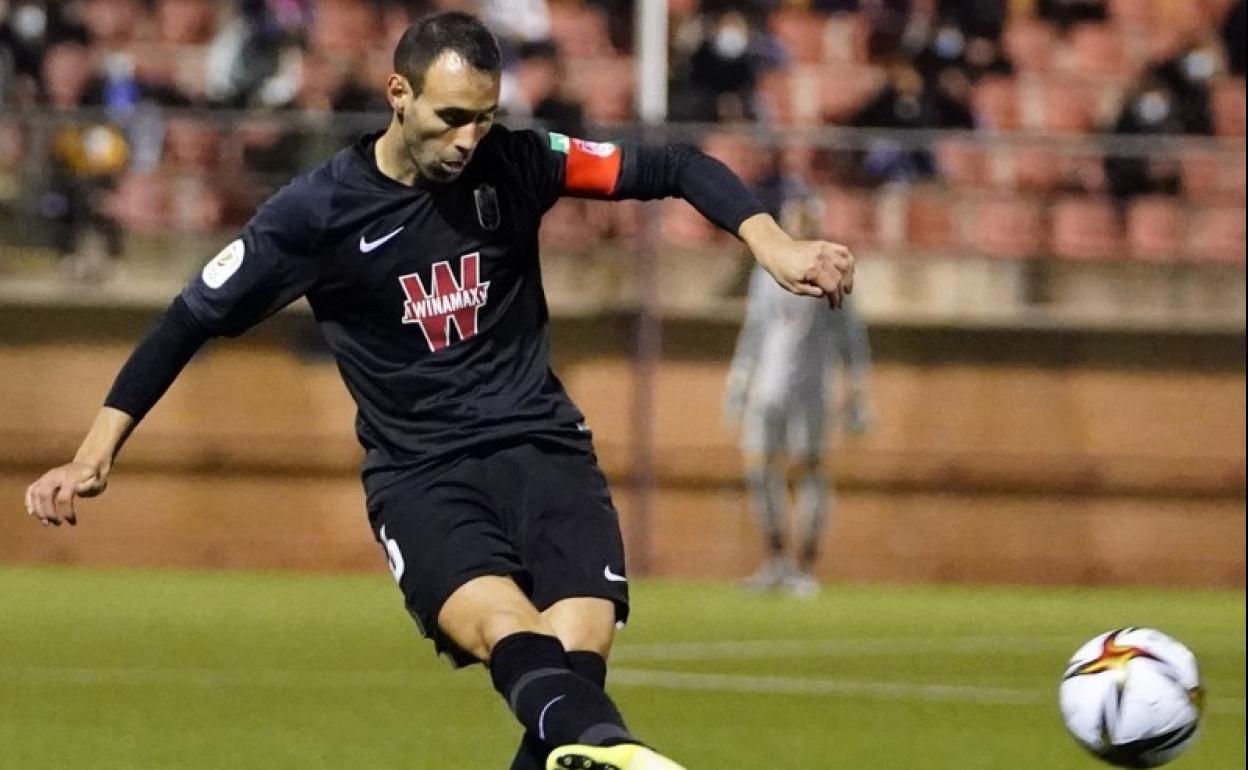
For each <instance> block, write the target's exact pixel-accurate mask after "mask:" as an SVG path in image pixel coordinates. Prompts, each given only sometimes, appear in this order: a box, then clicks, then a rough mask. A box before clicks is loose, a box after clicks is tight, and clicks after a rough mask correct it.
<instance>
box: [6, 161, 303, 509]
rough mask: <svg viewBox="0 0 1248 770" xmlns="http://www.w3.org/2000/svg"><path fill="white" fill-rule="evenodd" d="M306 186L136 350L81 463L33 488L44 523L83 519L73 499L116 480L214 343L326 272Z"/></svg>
mask: <svg viewBox="0 0 1248 770" xmlns="http://www.w3.org/2000/svg"><path fill="white" fill-rule="evenodd" d="M301 197H302V196H301V195H300V193H299V187H298V186H296V185H288V186H287V187H286V188H284V189H283V190H282V191H281V192H279V193H278V194H277V195H275V196H273V198H271V199H269V201H268V202H267V203H265V205H264V206H262V207H261V208H260V210H259V211H258V212H257V213H256V215H255V217H253V218H252V220H251V221H250V222H248V223H247V226H246V227H245V228H244V229H243V232H242V235H241V237H239V238H238V239H237V240H235V241H234V242H232V243H231V244H230V245H228V246H226V247H225V248H224V249H222V251H221V252H220V253H219V254H218V255H217V256H216V257H214V258H213V259H212V261H210V262H209V263H208V264H207V265H206V266H205V267H204V269H203V271H202V272H201V273H200V275H199V276H197V277H196V278H195V279H194V280H193V281H191V282H190V283H189V284H188V285H187V286H186V288H184V289H183V290H182V293H181V294H180V295H178V296H177V297H176V298H175V299H174V300H173V302H172V304H170V306H169V308H168V309H167V310H166V311H165V312H164V314H163V315H161V317H160V318H159V319H158V320H157V322H156V324H155V325H154V326H153V327H152V329H151V331H150V332H149V333H148V335H147V337H145V338H144V339H143V341H142V342H141V343H139V345H138V347H136V348H135V349H134V352H133V353H131V354H130V357H129V359H127V361H126V363H125V365H124V366H122V368H121V371H120V372H118V374H117V378H116V379H115V380H114V382H113V387H112V389H111V390H110V391H109V393H108V396H107V398H106V399H105V401H104V406H103V408H102V409H101V410H100V412H99V414H97V415H96V418H95V422H94V423H93V424H92V426H91V429H90V430H89V431H88V432H87V436H86V438H85V439H84V440H83V442H82V445H81V446H80V447H79V449H78V451H77V452H76V453H75V455H74V459H73V460H72V461H70V462H68V463H66V464H64V465H61V466H59V467H56V468H53V469H52V470H50V471H48V472H47V473H45V474H43V475H42V476H40V477H39V479H38V480H36V481H35V482H34V483H33V484H31V485H30V486H29V487H27V489H26V511H27V513H29V514H30V515H31V516H33V517H35V518H36V519H38V520H39V521H40V522H41V523H42V524H44V525H45V526H48V525H54V526H60V525H61V524H62V523H68V524H70V525H71V526H72V525H74V524H76V523H77V514H76V512H75V510H74V498H76V497H93V496H95V495H98V494H100V493H101V492H103V491H104V489H105V487H106V486H107V485H108V478H109V474H110V473H111V471H112V468H113V463H114V461H115V460H116V458H117V454H118V452H120V451H121V447H122V445H123V444H124V443H125V440H126V438H127V437H128V436H129V435H130V433H131V432H132V431H133V430H134V429H135V427H136V426H137V425H138V424H139V422H140V421H142V419H143V417H144V416H146V414H147V412H148V411H149V410H150V409H151V408H152V407H153V406H155V405H156V402H157V401H159V400H160V398H161V396H163V395H164V393H165V391H166V390H168V388H169V386H170V385H172V384H173V381H174V380H175V379H177V377H178V375H179V374H180V373H181V371H182V369H183V368H184V367H185V366H186V365H187V363H189V362H190V360H191V358H192V357H193V356H194V355H195V353H196V352H197V351H198V350H199V349H200V348H201V347H202V346H203V345H204V343H206V342H207V341H208V340H209V339H211V338H213V337H216V336H222V335H225V336H237V335H239V334H241V333H242V332H243V331H245V330H246V329H248V328H250V327H251V326H254V325H255V324H257V323H259V322H260V321H261V320H263V319H265V318H267V317H268V316H270V315H272V314H273V313H275V312H277V311H278V310H279V309H281V308H282V307H285V306H286V305H288V304H290V303H291V302H293V301H294V300H295V299H296V298H298V297H299V296H301V295H303V294H304V293H306V292H307V290H308V289H309V288H311V286H312V285H313V284H314V283H315V281H316V279H317V277H318V271H317V269H316V268H317V265H316V262H315V260H314V257H312V256H311V255H313V254H314V253H315V250H314V249H315V247H314V244H313V238H315V233H316V232H317V231H318V228H316V227H315V225H314V223H311V222H308V208H307V207H306V205H304V203H303V202H302V200H301Z"/></svg>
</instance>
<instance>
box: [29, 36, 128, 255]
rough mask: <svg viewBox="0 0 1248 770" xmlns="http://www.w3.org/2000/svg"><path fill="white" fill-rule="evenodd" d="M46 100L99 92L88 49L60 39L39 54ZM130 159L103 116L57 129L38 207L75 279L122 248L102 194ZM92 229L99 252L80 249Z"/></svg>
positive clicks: (70, 100) (72, 104) (68, 102)
mask: <svg viewBox="0 0 1248 770" xmlns="http://www.w3.org/2000/svg"><path fill="white" fill-rule="evenodd" d="M43 70H44V72H43V80H44V82H45V84H46V92H47V95H48V103H49V105H50V106H51V107H53V108H55V109H58V110H70V109H75V108H79V107H82V106H84V105H86V98H87V97H88V94H89V93H92V92H94V94H95V97H94V98H97V99H98V98H99V97H100V95H101V94H103V93H104V90H105V89H102V88H101V87H100V85H99V83H100V80H99V79H98V78H97V77H96V76H95V75H94V74H93V72H92V70H91V67H90V54H89V53H88V52H87V50H86V49H85V48H83V47H82V46H81V45H79V44H78V43H59V44H57V45H55V46H52V47H51V48H50V49H48V51H47V53H46V56H44V58H43ZM129 158H130V148H129V146H128V145H127V143H126V138H125V136H124V134H123V133H122V131H121V129H120V128H119V127H118V126H117V125H116V124H115V123H113V122H111V121H108V120H86V121H81V120H76V121H74V122H70V123H65V124H62V125H60V126H58V127H57V128H56V131H55V134H54V136H53V140H52V157H51V159H50V160H51V163H50V164H49V166H50V179H49V185H48V190H47V192H46V194H45V195H44V196H43V200H42V203H41V206H40V211H41V213H42V214H43V216H44V218H45V219H47V220H48V222H49V223H50V225H51V229H52V233H53V239H54V241H55V245H56V250H57V253H58V254H59V255H60V256H61V257H62V260H63V264H64V265H65V267H66V270H67V271H68V272H70V273H71V274H72V275H73V276H74V277H77V278H82V279H85V278H93V277H99V276H100V275H101V274H102V273H103V272H104V269H105V267H106V266H107V263H106V261H105V259H104V257H105V256H106V257H107V258H108V259H109V260H116V259H117V258H119V257H120V256H121V252H122V245H123V244H122V232H121V227H120V225H119V224H118V223H117V221H116V220H115V219H114V218H113V217H112V216H111V215H110V214H109V213H108V211H107V205H106V202H107V199H108V196H109V194H110V193H111V191H112V190H113V189H115V188H116V185H117V180H118V178H119V177H120V175H121V173H122V172H123V171H124V170H125V168H126V165H127V163H128V161H129ZM92 230H94V231H96V232H98V233H99V234H100V236H102V238H103V241H104V255H100V254H98V253H96V252H94V251H87V250H84V248H83V247H84V242H83V237H84V236H85V235H86V234H87V233H89V232H90V231H92Z"/></svg>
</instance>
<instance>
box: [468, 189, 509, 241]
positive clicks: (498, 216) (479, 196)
mask: <svg viewBox="0 0 1248 770" xmlns="http://www.w3.org/2000/svg"><path fill="white" fill-rule="evenodd" d="M472 198H473V200H474V201H476V204H477V222H479V223H480V224H481V227H482V229H484V230H487V231H489V232H494V231H495V230H497V229H498V226H499V225H500V224H502V221H503V214H502V211H501V210H499V208H498V191H497V190H495V189H494V186H493V185H488V184H483V185H481V186H479V187H478V188H477V189H475V190H473V191H472Z"/></svg>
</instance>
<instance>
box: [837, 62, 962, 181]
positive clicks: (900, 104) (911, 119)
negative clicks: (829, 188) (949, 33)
mask: <svg viewBox="0 0 1248 770" xmlns="http://www.w3.org/2000/svg"><path fill="white" fill-rule="evenodd" d="M848 124H849V125H851V126H853V127H855V128H886V129H921V128H946V129H955V128H961V129H971V128H974V127H975V119H974V116H973V115H972V114H971V110H970V108H969V107H968V106H967V104H966V103H965V102H963V101H959V99H958V98H957V97H955V96H954V95H953V94H951V93H949V92H946V91H945V90H944V89H943V88H942V87H940V86H939V85H937V84H933V83H931V82H929V81H926V80H924V79H923V77H922V76H921V75H920V74H919V72H918V70H916V69H915V68H914V67H913V66H912V65H911V64H910V63H909V62H906V61H904V60H897V61H895V62H894V63H893V64H892V65H891V66H890V67H889V69H888V82H887V83H886V84H885V85H884V87H883V88H882V89H880V91H879V92H878V93H877V94H876V95H875V96H874V97H873V98H872V99H871V100H870V101H869V102H867V104H866V105H864V106H863V107H862V108H861V109H860V110H858V112H857V113H855V114H854V115H853V117H851V118H850V119H849V121H848ZM857 165H858V167H859V168H858V170H859V172H860V174H861V178H860V181H861V182H863V183H865V184H869V185H870V184H878V183H881V182H888V181H907V180H915V179H923V178H926V177H930V176H932V175H934V174H935V173H936V165H935V162H934V161H933V159H932V155H931V153H930V152H929V151H928V150H927V149H924V148H914V147H903V146H900V145H899V144H898V143H897V142H895V141H893V140H891V139H877V140H874V141H872V142H871V144H870V146H869V147H868V149H867V150H866V151H865V152H864V153H863V154H862V155H861V157H860V158H859V161H858V164H857Z"/></svg>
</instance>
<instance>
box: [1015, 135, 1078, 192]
mask: <svg viewBox="0 0 1248 770" xmlns="http://www.w3.org/2000/svg"><path fill="white" fill-rule="evenodd" d="M1006 157H1007V158H1008V162H1009V165H1010V168H1009V175H1008V177H1007V178H1008V179H1009V180H1010V182H1011V184H1010V185H1008V186H1010V187H1015V188H1017V189H1020V190H1053V189H1055V188H1056V187H1057V186H1058V185H1059V184H1060V183H1061V182H1062V180H1063V179H1064V177H1065V173H1066V172H1065V168H1064V164H1063V162H1062V160H1063V158H1062V153H1061V152H1060V151H1059V150H1055V149H1053V148H1051V147H1046V146H1043V145H1022V146H1019V147H1016V148H1012V149H1010V150H1008V154H1007V155H1006Z"/></svg>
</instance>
